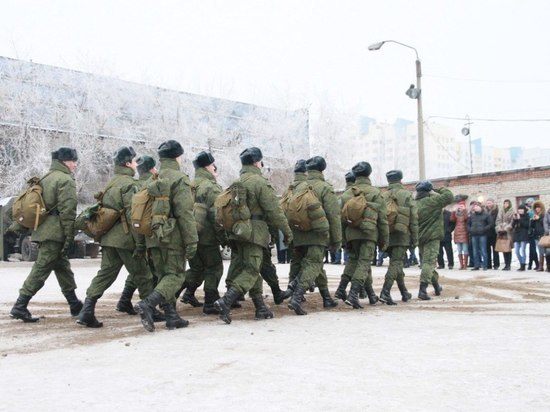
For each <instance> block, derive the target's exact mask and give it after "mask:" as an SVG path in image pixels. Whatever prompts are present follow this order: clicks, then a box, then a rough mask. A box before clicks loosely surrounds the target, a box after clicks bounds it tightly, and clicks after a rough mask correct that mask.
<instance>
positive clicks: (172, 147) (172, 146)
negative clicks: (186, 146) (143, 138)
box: [157, 140, 183, 159]
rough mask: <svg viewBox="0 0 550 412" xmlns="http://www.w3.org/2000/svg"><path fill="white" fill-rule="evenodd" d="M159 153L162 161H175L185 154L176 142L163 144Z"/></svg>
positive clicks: (168, 141)
mask: <svg viewBox="0 0 550 412" xmlns="http://www.w3.org/2000/svg"><path fill="white" fill-rule="evenodd" d="M157 153H158V155H159V157H160V158H161V159H175V158H176V157H180V156H181V155H182V154H183V147H182V146H181V144H180V143H179V142H177V141H176V140H167V141H165V142H164V143H161V145H160V146H159V147H158V149H157Z"/></svg>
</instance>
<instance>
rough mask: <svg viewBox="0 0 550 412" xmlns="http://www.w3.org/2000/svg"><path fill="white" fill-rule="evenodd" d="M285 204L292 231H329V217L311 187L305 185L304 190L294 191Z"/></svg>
mask: <svg viewBox="0 0 550 412" xmlns="http://www.w3.org/2000/svg"><path fill="white" fill-rule="evenodd" d="M294 189H295V188H294ZM282 201H283V199H281V202H282ZM285 202H286V205H287V209H286V217H287V219H288V225H289V226H290V228H291V229H296V230H299V231H301V232H310V231H314V232H324V231H328V229H329V223H328V219H327V215H326V213H325V210H324V209H323V205H322V204H321V202H320V201H319V199H318V198H317V195H316V194H315V192H314V190H313V187H312V186H311V185H304V188H303V189H300V190H297V191H296V190H294V191H292V193H291V194H290V195H289V199H288V200H285Z"/></svg>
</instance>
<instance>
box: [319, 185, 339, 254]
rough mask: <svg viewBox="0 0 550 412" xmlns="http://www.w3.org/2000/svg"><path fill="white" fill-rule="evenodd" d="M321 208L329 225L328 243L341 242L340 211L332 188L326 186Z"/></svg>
mask: <svg viewBox="0 0 550 412" xmlns="http://www.w3.org/2000/svg"><path fill="white" fill-rule="evenodd" d="M322 203H323V209H324V210H325V213H326V215H327V219H328V223H329V225H330V229H329V232H330V244H335V243H341V242H342V213H341V207H340V202H338V197H337V196H336V193H334V189H333V188H332V187H331V186H328V187H327V188H326V190H325V191H324V193H323V197H322Z"/></svg>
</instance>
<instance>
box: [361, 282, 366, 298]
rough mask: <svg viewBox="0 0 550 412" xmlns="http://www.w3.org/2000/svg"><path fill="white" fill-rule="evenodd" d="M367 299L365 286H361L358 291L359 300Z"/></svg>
mask: <svg viewBox="0 0 550 412" xmlns="http://www.w3.org/2000/svg"><path fill="white" fill-rule="evenodd" d="M366 298H367V290H366V289H365V285H361V289H359V299H366Z"/></svg>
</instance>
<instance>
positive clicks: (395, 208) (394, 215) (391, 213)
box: [383, 190, 411, 233]
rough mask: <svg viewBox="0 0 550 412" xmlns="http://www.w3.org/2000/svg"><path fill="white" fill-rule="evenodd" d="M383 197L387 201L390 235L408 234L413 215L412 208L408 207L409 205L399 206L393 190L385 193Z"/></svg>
mask: <svg viewBox="0 0 550 412" xmlns="http://www.w3.org/2000/svg"><path fill="white" fill-rule="evenodd" d="M383 197H384V199H385V201H386V217H387V219H388V227H389V231H390V233H395V232H399V233H408V232H409V224H410V214H411V211H410V208H409V207H407V205H406V206H399V204H398V203H397V199H396V198H395V196H394V194H393V193H392V191H391V190H389V191H387V192H385V193H384V194H383ZM407 203H408V202H407Z"/></svg>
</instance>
